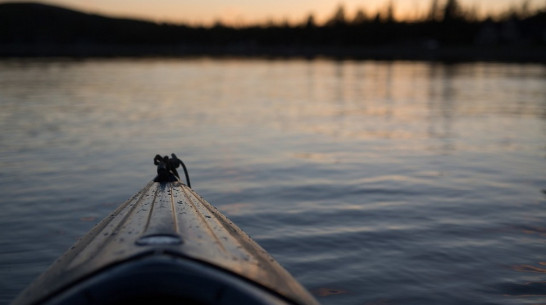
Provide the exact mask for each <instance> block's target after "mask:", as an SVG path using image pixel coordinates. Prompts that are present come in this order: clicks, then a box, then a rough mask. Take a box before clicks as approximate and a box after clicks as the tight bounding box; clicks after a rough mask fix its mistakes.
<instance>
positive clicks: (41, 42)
mask: <svg viewBox="0 0 546 305" xmlns="http://www.w3.org/2000/svg"><path fill="white" fill-rule="evenodd" d="M526 3H528V2H524V3H523V4H522V5H521V7H518V8H512V9H510V10H507V11H506V12H503V13H501V14H497V15H496V16H481V17H480V16H478V14H477V13H476V12H475V11H473V10H472V9H466V8H464V7H462V6H461V5H460V4H459V2H458V1H456V0H447V1H444V2H442V1H438V0H432V1H431V5H430V8H429V10H428V12H427V14H426V15H424V16H423V17H422V18H418V19H416V20H411V21H406V20H397V19H396V18H395V14H394V12H395V10H396V8H395V7H394V6H393V5H392V2H391V3H390V4H389V5H388V6H387V7H386V8H385V9H384V10H382V11H380V12H376V13H366V12H364V11H363V10H358V11H357V12H356V14H353V16H350V15H349V14H347V13H346V10H345V8H344V7H343V6H342V5H340V6H338V7H337V8H336V10H335V11H334V12H333V14H332V16H331V18H329V19H328V20H326V21H325V22H323V23H320V24H319V23H317V22H316V21H315V17H314V16H313V15H309V16H308V17H307V18H304V19H303V21H302V22H301V23H299V24H291V23H289V22H281V23H274V22H267V23H265V24H258V25H245V26H233V25H225V24H222V23H221V22H217V23H215V24H214V25H210V26H190V25H184V24H168V23H154V22H149V21H143V20H133V19H125V18H112V17H105V16H100V15H95V14H88V13H83V12H78V11H75V10H70V9H66V8H61V7H56V6H50V5H44V4H38V3H4V4H0V55H1V56H191V55H213V56H272V57H275V56H281V57H292V56H301V57H316V56H329V57H341V58H346V57H350V58H364V59H365V58H370V59H430V60H501V61H511V60H513V61H542V62H544V61H546V55H545V54H546V9H539V10H529V8H528V7H526Z"/></svg>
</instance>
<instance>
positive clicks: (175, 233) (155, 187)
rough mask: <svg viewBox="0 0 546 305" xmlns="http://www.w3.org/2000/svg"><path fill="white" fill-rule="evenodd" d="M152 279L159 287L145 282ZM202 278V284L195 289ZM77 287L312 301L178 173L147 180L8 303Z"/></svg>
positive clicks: (51, 299)
mask: <svg viewBox="0 0 546 305" xmlns="http://www.w3.org/2000/svg"><path fill="white" fill-rule="evenodd" d="M176 270H178V272H176ZM101 278H102V280H101ZM93 283H94V284H93ZM97 283H98V284H97ZM104 283H108V284H104ZM158 283H162V284H161V285H159V286H158V290H160V291H163V292H162V293H160V292H157V291H155V290H153V289H155V288H153V287H152V286H154V285H158ZM133 284H134V285H133ZM86 285H87V286H86ZM93 285H95V286H93ZM97 285H98V286H97ZM131 285H133V286H131ZM207 285H208V287H209V288H208V292H207V291H205V290H203V289H205V288H206V287H207ZM117 286H119V287H117ZM80 287H87V288H85V289H87V290H85V289H84V290H85V291H86V293H87V294H89V293H91V294H92V295H93V297H91V299H98V298H99V297H100V296H101V294H104V293H106V292H105V291H106V290H108V289H110V290H112V291H113V292H115V291H117V296H118V297H122V296H123V293H120V291H125V292H127V291H130V290H135V289H137V290H138V291H139V292H140V297H141V298H140V299H142V300H144V299H146V297H150V298H153V299H154V300H155V301H158V299H157V298H158V297H159V296H163V295H171V296H173V298H174V297H175V296H176V298H177V300H178V299H187V300H191V301H192V302H193V301H195V302H197V303H199V304H209V303H210V304H235V303H237V302H240V301H241V300H245V301H244V302H243V303H247V301H248V303H249V304H251V303H254V304H259V303H263V304H317V303H316V301H315V300H314V298H313V297H312V296H311V295H310V294H309V293H308V292H307V291H306V290H305V289H304V288H303V287H302V286H301V285H300V284H299V283H298V282H297V281H296V280H295V279H294V278H293V277H292V276H291V275H290V274H289V273H288V272H287V271H286V270H285V269H284V268H283V267H282V266H280V265H279V264H278V263H277V262H276V261H275V260H274V259H273V258H272V257H271V256H270V255H269V254H268V253H267V252H266V251H265V250H264V249H262V248H261V247H260V246H259V245H258V244H256V243H255V242H254V241H253V240H252V239H251V238H250V237H249V236H248V235H247V234H246V233H244V232H243V231H242V230H241V229H239V228H238V227H237V226H236V225H234V224H233V223H232V222H231V221H230V220H229V219H228V218H226V217H225V216H224V215H223V214H221V213H220V212H219V211H218V210H217V209H216V208H215V207H213V206H212V205H211V204H209V203H208V202H207V201H205V200H204V199H203V198H201V197H200V196H199V195H198V194H197V193H195V192H194V191H193V190H192V189H190V188H189V187H187V186H186V185H184V184H183V183H181V182H179V181H174V182H162V183H160V182H150V183H149V184H148V185H147V186H146V187H144V188H143V189H142V190H141V191H140V192H138V193H137V194H136V195H134V196H133V197H132V198H130V199H129V200H128V201H126V202H125V203H123V204H122V205H121V206H120V207H119V208H118V209H116V210H115V211H114V212H113V213H112V214H111V215H110V216H108V217H106V218H105V219H104V220H103V221H101V222H100V223H99V224H97V225H96V226H95V227H94V228H93V229H92V230H91V231H90V232H89V233H88V234H87V235H85V236H84V237H83V238H82V239H80V240H79V241H78V242H77V243H76V245H74V246H73V247H72V248H71V249H70V250H69V251H68V252H66V253H65V254H64V255H63V256H62V257H61V258H59V259H58V260H57V261H56V262H55V263H54V264H53V266H52V267H51V268H50V269H49V270H48V271H47V272H45V273H44V274H43V275H42V276H41V277H39V278H38V279H37V280H36V281H35V282H34V283H33V284H32V285H31V286H30V287H29V288H28V289H27V290H26V291H25V292H24V293H23V294H21V295H20V296H19V298H18V299H16V300H15V302H14V304H38V303H40V302H44V301H45V303H47V304H64V303H62V301H63V300H68V299H70V298H72V299H70V300H71V301H70V302H75V300H77V298H74V296H75V295H77V294H80V290H82V288H80ZM93 287H94V288H93ZM97 287H99V288H97ZM192 287H193V288H192ZM214 287H216V288H214ZM93 289H94V290H93ZM148 290H149V293H145V292H146V291H148ZM164 290H165V291H170V292H169V293H164V292H165V291H164ZM199 290H203V291H201V292H200V291H199ZM230 291H231V292H230ZM228 292H229V293H228ZM93 293H95V294H93ZM194 294H195V295H198V294H200V295H208V296H207V298H204V299H200V297H199V296H193V295H194ZM59 295H61V296H62V297H57V296H59ZM137 295H138V293H137ZM211 295H212V296H211ZM245 295H248V296H249V298H248V299H246V298H245ZM79 297H81V296H79ZM129 297H130V295H129V294H128V295H127V298H129ZM67 298H68V299H67ZM176 298H175V299H176ZM241 298H242V299H241ZM253 298H255V301H256V302H254V301H251V300H252V299H253ZM59 300H61V301H59ZM82 300H83V299H82ZM85 300H86V301H85V302H88V301H89V298H88V297H87V299H85ZM123 300H125V299H123ZM169 300H170V299H169ZM173 300H174V299H173ZM237 300H238V301H237ZM119 301H120V300H118V303H119ZM133 301H134V300H133ZM155 301H154V302H153V303H156V302H155ZM171 301H172V300H171ZM82 302H83V301H82ZM128 302H129V301H128ZM131 302H132V301H131ZM45 303H44V304H45ZM102 303H104V302H102ZM166 303H169V304H170V303H171V302H170V301H169V302H166ZM175 303H177V302H175ZM82 304H83V303H82ZM85 304H88V303H85ZM89 304H94V303H89Z"/></svg>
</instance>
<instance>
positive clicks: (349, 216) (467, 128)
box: [0, 58, 546, 304]
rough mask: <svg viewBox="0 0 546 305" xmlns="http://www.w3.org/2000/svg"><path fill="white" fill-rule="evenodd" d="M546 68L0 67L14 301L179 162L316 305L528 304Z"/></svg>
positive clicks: (533, 294)
mask: <svg viewBox="0 0 546 305" xmlns="http://www.w3.org/2000/svg"><path fill="white" fill-rule="evenodd" d="M545 80H546V68H545V67H544V66H542V65H513V64H494V63H470V64H441V63H425V62H373V61H329V60H310V61H306V60H240V59H208V58H198V59H186V60H177V59H108V60H83V61H72V60H62V59H58V60H57V59H56V60H34V59H33V60H19V59H14V60H3V61H0V107H1V109H2V111H0V127H1V129H2V131H3V132H2V133H0V167H1V168H2V171H0V188H1V190H2V194H3V196H2V199H0V205H1V206H2V209H3V213H2V214H1V215H0V229H2V231H3V232H11V234H9V235H8V234H1V235H0V244H2V247H1V249H0V287H4V288H5V289H3V291H2V292H1V293H0V299H1V300H2V302H6V301H7V300H9V299H11V298H12V297H13V296H14V295H15V294H16V293H17V291H19V290H20V289H21V288H22V287H24V286H25V285H26V284H28V281H30V279H32V278H33V277H34V276H36V275H37V274H38V273H39V272H41V271H43V270H44V269H45V268H46V266H47V265H48V264H49V263H50V262H51V261H53V260H54V259H55V258H56V257H57V256H58V255H60V254H61V253H62V252H63V251H64V250H65V249H66V248H68V247H69V246H70V245H71V244H72V243H73V242H74V240H75V239H76V238H78V237H79V236H81V235H82V234H83V233H85V232H86V231H87V230H89V229H90V227H91V226H92V225H93V224H94V223H95V222H97V221H98V220H100V219H102V218H103V217H105V216H106V215H108V213H109V212H110V211H111V210H112V209H113V207H115V206H117V204H119V203H121V202H123V201H124V200H125V199H127V198H128V197H129V196H131V195H132V194H133V193H135V192H136V191H137V190H139V189H140V188H141V187H143V186H144V185H145V184H146V183H147V181H148V179H150V178H151V177H152V175H153V173H154V170H155V169H154V167H153V164H152V158H153V156H155V154H157V153H160V154H169V153H171V152H175V153H177V154H179V156H180V155H182V156H183V158H184V161H185V163H186V164H187V165H188V166H189V171H190V175H191V178H192V179H191V181H192V185H193V186H194V188H195V190H196V191H197V192H199V193H200V194H201V195H203V197H205V198H206V199H207V200H208V201H210V202H211V203H213V204H215V205H216V206H217V207H218V208H219V209H220V210H222V211H223V212H224V213H226V214H227V215H228V216H229V217H230V218H231V219H232V220H233V221H234V222H236V223H237V224H238V225H239V226H241V227H242V228H243V229H244V230H245V231H247V232H248V233H249V234H250V235H251V236H252V237H253V238H255V239H256V240H257V241H258V242H259V243H260V244H261V245H262V246H263V247H264V248H266V249H267V250H268V251H269V252H270V253H271V254H272V255H273V256H274V257H276V258H277V259H278V260H279V261H280V262H281V264H283V265H284V266H285V267H286V268H287V269H288V270H289V271H290V272H291V273H293V274H294V275H295V276H296V278H298V279H299V280H300V281H301V282H302V283H303V284H304V285H305V286H306V287H307V288H309V290H310V291H312V292H313V293H314V294H315V295H316V296H317V298H318V299H319V301H320V302H322V303H324V304H491V303H493V304H524V303H529V304H534V303H544V302H546V300H545V299H544V298H545V297H544V295H545V294H546V293H544V272H543V270H544V252H545V250H546V248H545V246H544V245H545V243H544V238H545V233H544V222H545V216H546V215H545V211H546V210H545V209H544V204H545V203H546V197H545V195H544V193H543V191H542V190H544V189H545V188H546V177H545V176H544V173H545V172H546V162H544V158H545V157H546V155H545V154H544V152H545V143H546V141H545V140H546V121H545V118H546V99H545V96H546V86H544V84H545Z"/></svg>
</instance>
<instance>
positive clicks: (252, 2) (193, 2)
mask: <svg viewBox="0 0 546 305" xmlns="http://www.w3.org/2000/svg"><path fill="white" fill-rule="evenodd" d="M28 1H29V0H16V1H13V0H10V1H1V0H0V2H28ZM443 1H445V0H443ZM443 1H442V0H440V3H443ZM40 2H43V3H50V4H58V5H63V6H68V7H71V8H74V9H78V10H83V11H86V12H91V13H99V14H106V15H111V16H121V17H136V18H139V19H148V20H152V21H157V22H161V21H166V22H174V23H191V24H205V25H208V24H211V23H213V22H215V21H222V22H224V23H227V24H239V25H244V24H250V23H264V22H266V21H268V20H271V21H274V22H280V21H283V20H287V21H289V22H298V23H299V22H302V20H304V19H305V18H306V17H307V16H308V15H309V14H313V15H314V16H315V18H316V20H317V21H318V22H319V23H320V22H323V21H324V20H326V19H328V18H329V17H330V16H331V15H332V14H333V12H334V11H335V9H336V8H337V7H338V6H339V5H340V4H343V5H344V7H345V9H346V12H347V15H348V17H352V16H353V14H354V13H355V12H356V10H357V9H360V8H362V9H364V11H366V12H368V13H369V14H371V13H375V12H377V11H378V10H382V9H384V8H385V7H386V6H387V3H388V2H389V0H230V1H227V0H51V1H40ZM392 2H393V4H394V6H395V8H396V12H395V13H396V17H397V18H407V17H409V18H416V17H419V16H422V15H423V14H424V12H426V11H427V9H428V8H429V7H430V4H431V2H432V0H392ZM523 2H524V0H459V3H461V4H462V5H463V6H464V7H475V8H477V10H478V12H480V13H486V12H498V11H502V10H506V9H507V8H509V7H512V6H517V7H521V5H522V3H523ZM528 2H529V6H530V8H537V7H544V6H545V5H546V1H545V0H528Z"/></svg>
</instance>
